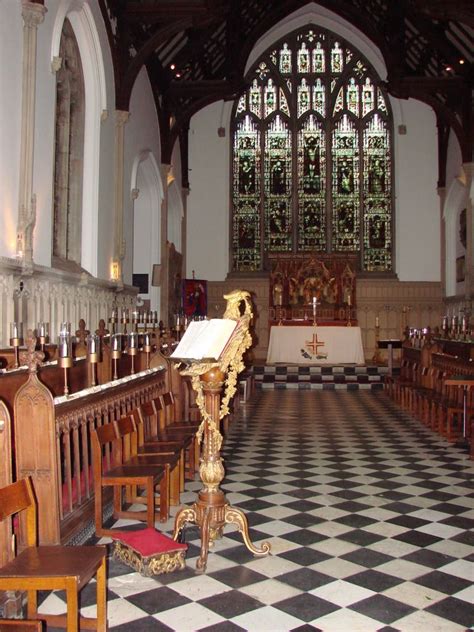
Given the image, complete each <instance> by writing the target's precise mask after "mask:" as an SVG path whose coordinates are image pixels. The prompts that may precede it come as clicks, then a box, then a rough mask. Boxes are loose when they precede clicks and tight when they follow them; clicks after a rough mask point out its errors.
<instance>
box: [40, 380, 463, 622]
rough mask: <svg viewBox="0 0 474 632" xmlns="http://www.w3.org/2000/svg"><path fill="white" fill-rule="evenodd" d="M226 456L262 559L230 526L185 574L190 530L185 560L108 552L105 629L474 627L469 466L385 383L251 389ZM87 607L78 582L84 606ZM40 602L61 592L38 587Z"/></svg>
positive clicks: (230, 489) (55, 604)
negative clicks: (152, 560)
mask: <svg viewBox="0 0 474 632" xmlns="http://www.w3.org/2000/svg"><path fill="white" fill-rule="evenodd" d="M224 457H225V467H226V478H225V484H224V488H225V490H226V492H227V497H228V499H229V501H230V502H231V503H232V504H234V505H236V506H238V507H240V508H242V509H243V510H245V512H246V514H247V517H248V520H249V523H250V525H251V538H252V540H253V542H254V543H255V544H261V543H262V541H264V540H268V541H269V542H270V543H271V546H272V554H271V555H270V556H267V557H263V558H254V557H253V556H252V555H251V554H250V553H249V552H248V551H247V549H246V547H245V546H244V545H243V543H242V540H241V537H240V534H239V533H238V532H237V531H235V530H233V528H232V527H228V528H227V529H226V531H225V535H224V537H223V538H222V540H219V541H217V542H216V545H215V549H214V551H213V552H211V553H210V555H209V560H208V567H207V573H206V574H205V575H202V574H197V573H196V571H195V561H196V556H197V553H198V548H197V545H198V540H197V538H196V536H197V532H196V530H195V528H194V527H189V528H188V529H187V530H186V539H187V541H188V542H189V551H188V555H187V567H186V569H185V570H183V571H180V572H176V573H174V574H171V575H166V576H160V577H158V578H157V579H146V578H143V577H141V576H140V575H138V574H136V573H130V572H129V570H130V569H129V568H128V567H126V566H124V565H122V564H121V563H117V562H115V561H113V560H112V561H111V563H110V568H109V582H108V586H109V594H108V617H109V625H110V628H111V629H112V630H114V632H135V631H137V632H147V631H148V630H156V631H164V630H166V631H168V630H177V631H179V632H181V631H182V632H184V631H187V630H206V631H209V632H210V631H213V632H214V631H219V632H227V631H229V632H231V631H238V630H250V631H256V632H257V631H258V632H264V631H268V632H279V631H282V632H283V631H286V630H298V631H301V632H303V631H306V630H324V631H327V632H332V631H338V632H358V631H361V632H371V631H375V630H380V631H383V632H389V631H391V630H402V631H404V632H405V631H406V632H412V631H413V632H425V631H426V632H451V631H453V632H454V631H455V630H462V631H465V630H466V629H468V628H470V627H471V626H474V607H473V601H474V589H473V584H472V580H473V579H474V568H473V567H474V564H473V562H474V554H473V549H472V544H473V527H474V500H473V499H474V494H473V473H474V463H473V462H472V461H469V460H468V457H467V454H465V453H464V452H463V451H462V450H460V449H458V448H455V447H453V446H449V445H448V444H447V443H446V442H444V441H442V440H441V439H439V438H438V436H437V435H435V434H432V433H431V432H429V431H428V430H426V429H425V428H424V427H423V426H421V425H420V424H419V423H418V422H416V421H413V420H412V419H410V418H409V417H408V416H406V415H405V414H404V413H401V412H399V411H398V409H396V408H395V407H394V406H393V404H392V403H391V402H390V401H389V400H388V399H387V398H386V396H385V395H384V393H382V392H380V391H319V392H316V391H285V390H281V391H280V390H276V391H260V392H257V394H256V395H255V398H254V399H253V401H252V402H249V403H248V404H247V405H246V407H245V408H244V409H243V410H242V411H241V414H240V418H239V419H238V420H237V421H235V422H234V424H233V425H232V428H231V430H230V433H229V435H228V437H227V439H226V443H225V449H224ZM199 488H200V483H199V482H196V483H193V484H189V485H188V486H187V490H188V491H187V492H186V493H185V494H184V496H183V502H187V503H189V502H192V501H193V500H194V498H195V490H197V489H199ZM161 528H163V529H164V530H168V531H171V529H172V520H170V521H169V523H167V524H166V525H164V527H161ZM93 602H94V595H93V591H91V590H90V589H89V588H86V590H85V594H84V595H83V598H82V606H83V609H84V610H85V611H86V612H87V611H88V610H89V609H90V606H89V604H91V603H93ZM42 608H44V609H46V608H47V609H49V610H53V611H63V610H64V602H63V601H62V599H61V598H60V597H59V596H57V595H51V596H49V597H48V598H47V599H46V601H45V602H44V603H43V605H42ZM472 629H474V628H472Z"/></svg>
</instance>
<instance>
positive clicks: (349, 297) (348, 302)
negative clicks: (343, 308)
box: [347, 294, 351, 307]
mask: <svg viewBox="0 0 474 632" xmlns="http://www.w3.org/2000/svg"><path fill="white" fill-rule="evenodd" d="M347 304H348V305H349V307H350V305H351V295H350V294H349V295H348V297H347Z"/></svg>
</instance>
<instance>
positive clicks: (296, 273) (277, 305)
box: [268, 254, 357, 327]
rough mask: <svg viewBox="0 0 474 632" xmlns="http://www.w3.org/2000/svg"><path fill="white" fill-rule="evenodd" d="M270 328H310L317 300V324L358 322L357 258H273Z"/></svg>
mask: <svg viewBox="0 0 474 632" xmlns="http://www.w3.org/2000/svg"><path fill="white" fill-rule="evenodd" d="M268 266H269V269H270V318H269V320H270V322H269V326H270V327H271V326H272V325H274V324H275V325H276V324H280V325H281V324H284V325H310V324H311V323H312V322H313V304H314V302H315V301H317V322H318V324H324V325H341V324H342V323H344V324H346V323H347V321H349V320H350V321H351V323H352V324H357V321H356V318H357V316H356V272H355V271H356V269H357V259H356V258H355V257H351V256H350V255H341V254H331V255H325V254H321V255H319V254H318V256H317V257H316V256H313V255H288V256H287V255H279V256H278V257H277V258H274V259H269V261H268Z"/></svg>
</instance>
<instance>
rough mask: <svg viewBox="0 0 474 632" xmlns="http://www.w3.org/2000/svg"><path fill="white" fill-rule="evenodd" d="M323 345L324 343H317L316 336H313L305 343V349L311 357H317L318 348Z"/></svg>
mask: <svg viewBox="0 0 474 632" xmlns="http://www.w3.org/2000/svg"><path fill="white" fill-rule="evenodd" d="M325 344H326V343H324V342H319V340H318V334H313V338H312V340H306V341H305V345H306V348H307V349H309V350H310V351H311V352H312V354H313V355H318V348H319V347H324V346H325Z"/></svg>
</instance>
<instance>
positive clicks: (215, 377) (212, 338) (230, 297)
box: [171, 290, 270, 572]
mask: <svg viewBox="0 0 474 632" xmlns="http://www.w3.org/2000/svg"><path fill="white" fill-rule="evenodd" d="M224 298H225V299H226V301H227V307H226V311H225V313H224V318H223V319H213V320H211V321H202V324H201V323H199V322H196V323H191V325H194V327H193V326H191V327H190V328H188V330H186V333H185V335H184V336H183V338H182V343H183V344H181V342H180V344H179V345H178V347H177V348H176V350H175V351H174V352H173V354H172V355H171V359H174V360H176V361H178V362H181V363H183V364H184V368H181V369H180V373H181V374H182V375H189V376H191V378H192V385H193V389H194V390H195V392H196V403H197V405H198V407H199V410H200V413H201V416H202V422H201V425H200V427H199V430H198V438H199V440H200V442H202V450H201V459H200V466H199V475H200V477H201V481H202V482H203V487H202V489H201V490H200V491H199V493H198V498H197V501H196V502H195V503H193V505H191V506H185V507H181V509H180V510H179V511H178V514H177V515H176V518H175V523H174V533H173V538H174V539H175V540H177V539H178V537H179V535H180V533H181V531H182V529H183V527H184V526H185V525H186V523H193V524H196V525H197V526H198V527H199V531H200V536H201V553H200V555H199V558H198V560H197V562H196V568H197V570H199V571H202V572H204V571H205V570H206V565H207V556H208V552H209V547H211V546H212V544H213V542H214V540H215V539H217V538H219V537H221V536H222V533H223V530H224V527H225V525H226V524H236V525H237V526H238V528H239V531H240V533H241V534H242V537H243V540H244V543H245V545H246V547H247V548H248V549H249V551H251V552H252V553H253V554H254V555H266V554H267V553H269V551H270V545H269V543H268V542H264V543H263V544H262V547H261V548H257V547H255V546H254V545H253V544H252V542H251V541H250V537H249V529H248V522H247V518H246V516H245V514H244V513H243V511H242V510H241V509H238V508H236V507H232V506H231V505H230V504H229V502H228V501H227V499H226V497H225V494H224V492H223V491H222V490H221V489H220V487H219V486H220V483H221V481H222V479H223V478H224V466H223V463H222V458H221V456H220V449H221V445H222V434H221V432H220V421H221V420H222V419H223V418H224V417H225V416H226V415H228V414H229V408H228V405H229V401H230V399H231V398H232V396H233V395H234V394H235V392H236V390H237V376H238V374H239V373H240V372H241V371H242V370H243V369H244V363H243V361H242V358H243V354H244V353H245V351H246V350H247V349H248V348H249V347H250V345H251V344H252V338H251V335H250V331H249V326H250V321H251V319H252V316H253V312H252V305H251V302H250V294H249V293H248V292H246V291H243V290H234V291H233V292H231V293H230V294H226V295H225V296H224ZM242 305H243V313H241V306H242ZM229 320H230V321H234V322H233V323H232V322H228V321H229ZM226 321H227V322H226ZM206 330H207V331H206ZM229 332H231V333H230V334H229ZM193 335H195V339H193ZM180 346H181V349H180ZM223 391H224V394H223V397H222V400H221V395H222V392H223Z"/></svg>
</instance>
